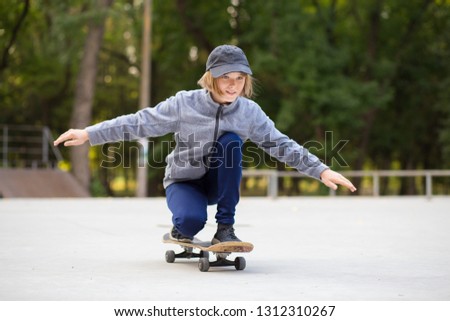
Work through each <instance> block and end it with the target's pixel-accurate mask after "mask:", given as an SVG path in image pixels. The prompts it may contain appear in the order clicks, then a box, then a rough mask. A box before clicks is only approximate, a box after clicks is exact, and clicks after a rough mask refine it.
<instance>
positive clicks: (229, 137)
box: [217, 132, 242, 146]
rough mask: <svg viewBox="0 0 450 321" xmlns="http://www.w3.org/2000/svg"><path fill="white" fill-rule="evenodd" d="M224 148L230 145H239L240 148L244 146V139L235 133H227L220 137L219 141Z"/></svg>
mask: <svg viewBox="0 0 450 321" xmlns="http://www.w3.org/2000/svg"><path fill="white" fill-rule="evenodd" d="M217 141H218V142H219V143H220V144H222V146H227V145H228V144H230V143H234V142H236V143H238V144H239V146H240V145H242V139H241V138H240V137H239V135H237V134H235V133H233V132H226V133H224V134H223V135H222V136H220V137H219V139H218V140H217Z"/></svg>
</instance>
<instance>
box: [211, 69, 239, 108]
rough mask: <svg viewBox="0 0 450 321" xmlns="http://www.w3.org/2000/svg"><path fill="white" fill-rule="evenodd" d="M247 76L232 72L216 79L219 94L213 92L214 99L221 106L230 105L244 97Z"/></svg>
mask: <svg viewBox="0 0 450 321" xmlns="http://www.w3.org/2000/svg"><path fill="white" fill-rule="evenodd" d="M246 78H247V77H246V75H245V74H243V73H240V72H230V73H228V74H225V75H222V76H220V77H219V78H216V79H215V81H216V84H217V89H218V91H217V92H213V93H211V94H212V97H213V99H214V100H215V101H216V102H218V103H219V104H229V103H232V102H233V101H235V100H236V98H238V97H239V96H241V95H242V91H243V89H244V86H245V79H246Z"/></svg>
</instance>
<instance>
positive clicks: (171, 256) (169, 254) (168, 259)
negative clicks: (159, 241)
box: [166, 251, 175, 263]
mask: <svg viewBox="0 0 450 321" xmlns="http://www.w3.org/2000/svg"><path fill="white" fill-rule="evenodd" d="M166 262H167V263H173V262H175V252H174V251H166Z"/></svg>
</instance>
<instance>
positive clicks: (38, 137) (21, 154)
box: [0, 125, 63, 168]
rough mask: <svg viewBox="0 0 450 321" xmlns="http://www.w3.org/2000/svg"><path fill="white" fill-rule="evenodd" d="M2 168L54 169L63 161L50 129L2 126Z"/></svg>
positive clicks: (0, 129)
mask: <svg viewBox="0 0 450 321" xmlns="http://www.w3.org/2000/svg"><path fill="white" fill-rule="evenodd" d="M0 138H1V142H2V147H1V162H2V163H1V164H2V167H4V168H7V167H28V168H30V167H31V168H42V167H45V168H54V167H56V166H57V164H58V162H60V161H62V160H63V157H62V156H61V153H60V152H59V150H58V149H57V148H55V147H54V146H53V137H52V134H51V132H50V129H49V128H48V127H45V126H44V127H37V126H26V125H20V126H18V125H0Z"/></svg>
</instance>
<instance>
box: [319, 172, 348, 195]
mask: <svg viewBox="0 0 450 321" xmlns="http://www.w3.org/2000/svg"><path fill="white" fill-rule="evenodd" d="M320 179H321V180H322V182H323V183H324V184H325V185H326V186H328V187H329V188H332V189H334V190H337V188H338V187H337V184H338V185H342V186H345V187H347V188H348V189H349V190H350V191H351V192H354V191H356V187H355V186H353V184H352V182H350V181H349V180H348V179H347V178H345V177H344V176H343V175H341V174H339V173H338V172H335V171H333V170H331V169H326V170H324V171H323V172H322V174H320Z"/></svg>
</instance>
